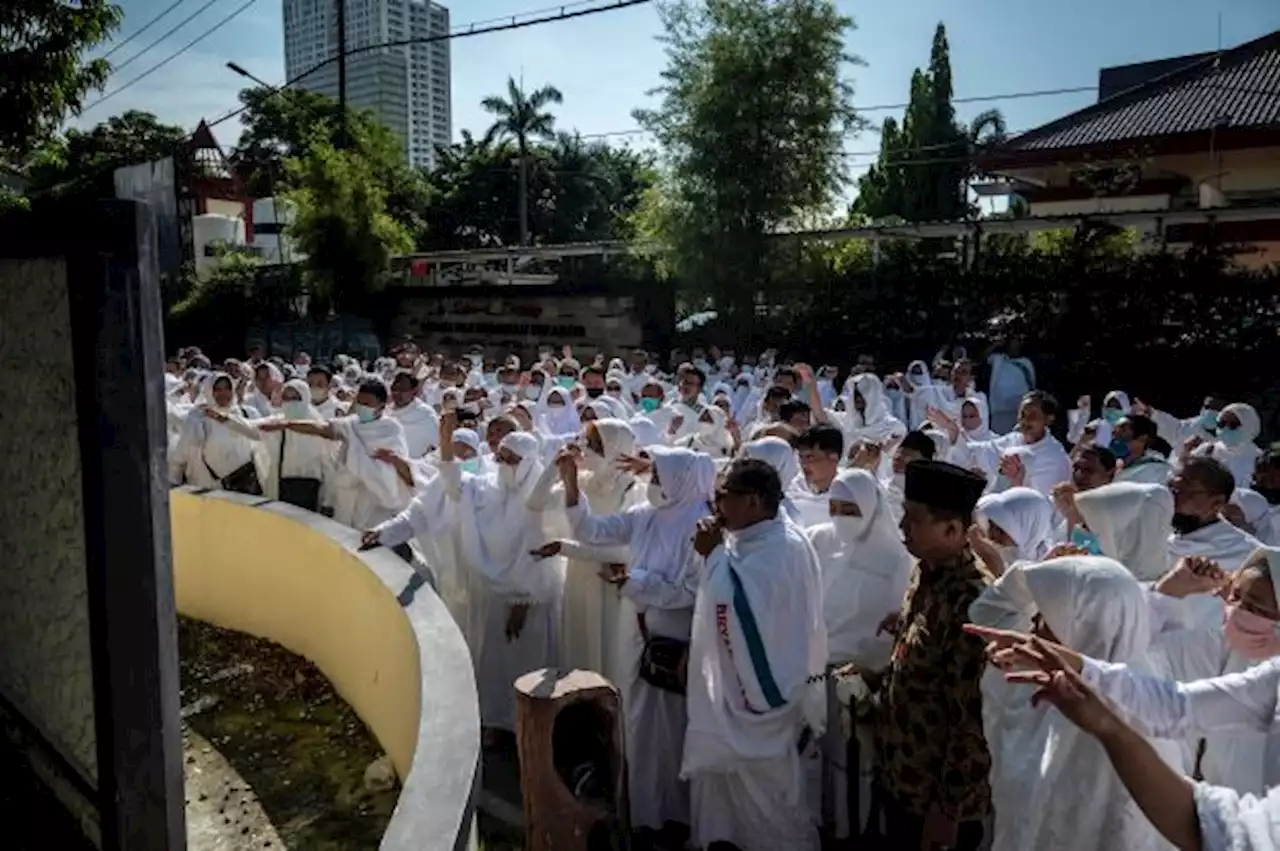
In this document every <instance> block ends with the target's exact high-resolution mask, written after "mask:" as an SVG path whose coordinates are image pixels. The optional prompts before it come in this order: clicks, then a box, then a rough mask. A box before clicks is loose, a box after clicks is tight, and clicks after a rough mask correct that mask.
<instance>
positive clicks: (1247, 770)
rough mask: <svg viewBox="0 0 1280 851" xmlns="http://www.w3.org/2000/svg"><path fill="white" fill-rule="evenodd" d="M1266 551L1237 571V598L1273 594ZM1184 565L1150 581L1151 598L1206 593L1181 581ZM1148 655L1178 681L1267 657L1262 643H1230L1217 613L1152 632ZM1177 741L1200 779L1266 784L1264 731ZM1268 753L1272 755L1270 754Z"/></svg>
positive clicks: (1251, 790)
mask: <svg viewBox="0 0 1280 851" xmlns="http://www.w3.org/2000/svg"><path fill="white" fill-rule="evenodd" d="M1278 552H1280V551H1278ZM1268 554H1269V551H1267V550H1261V551H1256V552H1255V553H1254V554H1253V555H1252V556H1251V557H1250V559H1249V561H1248V565H1249V566H1246V567H1243V568H1241V570H1240V571H1239V578H1238V579H1237V580H1236V581H1235V582H1234V583H1233V584H1234V586H1235V588H1236V592H1237V594H1239V595H1240V596H1241V598H1242V600H1246V601H1250V602H1252V600H1253V599H1256V598H1259V597H1260V602H1261V603H1262V604H1264V605H1265V603H1266V602H1267V596H1268V594H1270V595H1271V596H1272V597H1274V590H1273V589H1272V588H1271V587H1269V586H1268V585H1267V581H1266V580H1268V579H1269V578H1270V573H1271V571H1270V568H1269V567H1268V564H1267V557H1268ZM1189 571H1190V568H1189V567H1187V566H1183V565H1179V567H1178V568H1175V570H1174V571H1173V572H1172V573H1171V574H1170V575H1168V576H1167V577H1166V578H1163V579H1161V581H1160V582H1157V583H1156V585H1155V590H1156V591H1157V592H1158V593H1155V594H1153V595H1152V598H1153V603H1155V604H1156V606H1157V608H1164V607H1163V606H1161V605H1160V601H1162V600H1168V599H1186V598H1188V597H1196V596H1199V597H1206V598H1208V597H1209V596H1210V595H1211V593H1212V590H1211V589H1207V588H1205V587H1204V586H1202V585H1201V586H1200V587H1196V585H1197V583H1195V582H1194V581H1193V582H1192V583H1190V584H1189V583H1187V582H1185V580H1184V577H1185V575H1186V574H1187V573H1188V572H1189ZM1179 574H1181V576H1179ZM1214 600H1215V601H1216V598H1214ZM1273 602H1274V601H1273ZM1272 608H1275V606H1274V605H1273V606H1272ZM1151 655H1152V660H1153V661H1154V662H1155V663H1156V667H1157V670H1158V672H1159V673H1160V675H1162V676H1167V677H1171V678H1172V679H1174V680H1177V681H1178V682H1194V681H1196V680H1205V679H1212V678H1213V677H1220V676H1223V675H1225V674H1235V673H1242V672H1244V671H1247V670H1249V669H1250V668H1253V667H1255V666H1257V665H1261V664H1264V663H1266V662H1267V660H1268V658H1269V656H1268V655H1267V654H1266V652H1265V649H1264V651H1263V652H1262V653H1256V652H1253V650H1252V649H1251V648H1245V647H1241V648H1240V649H1236V648H1235V647H1233V646H1232V644H1231V642H1230V641H1228V638H1227V634H1226V631H1225V630H1224V629H1223V619H1222V618H1219V619H1218V620H1217V621H1216V622H1212V623H1201V624H1194V625H1191V626H1189V627H1187V628H1184V629H1170V630H1167V631H1165V632H1162V633H1160V634H1159V635H1157V636H1156V638H1155V642H1154V644H1153V646H1152V650H1151ZM1183 747H1184V752H1185V754H1186V764H1187V769H1188V772H1190V773H1194V774H1195V775H1196V776H1197V777H1198V778H1200V779H1203V780H1204V781H1205V782H1206V783H1212V784H1214V785H1217V786H1225V787H1227V788H1230V789H1233V790H1235V791H1236V792H1238V793H1240V794H1242V795H1243V794H1251V795H1261V794H1263V792H1264V791H1265V790H1266V780H1265V777H1266V773H1267V772H1266V767H1267V759H1268V755H1269V754H1268V747H1267V736H1266V735H1265V734H1262V733H1259V732H1258V731H1257V730H1252V729H1247V728H1241V729H1235V730H1220V731H1215V732H1212V733H1206V734H1203V735H1193V736H1189V737H1186V738H1184V739H1183ZM1271 757H1272V758H1273V759H1274V754H1272V755H1271Z"/></svg>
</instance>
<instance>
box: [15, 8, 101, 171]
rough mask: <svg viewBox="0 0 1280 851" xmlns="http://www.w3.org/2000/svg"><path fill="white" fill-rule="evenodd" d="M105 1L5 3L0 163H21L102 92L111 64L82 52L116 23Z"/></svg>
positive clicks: (99, 42) (94, 43) (97, 41)
mask: <svg viewBox="0 0 1280 851" xmlns="http://www.w3.org/2000/svg"><path fill="white" fill-rule="evenodd" d="M122 15H123V13H122V12H121V10H120V9H119V7H117V6H114V5H112V4H111V3H110V2H108V0H79V2H77V3H68V2H66V0H4V2H3V3H0V56H3V57H4V62H3V67H2V68H0V116H2V117H0V161H6V160H7V161H8V162H10V163H20V162H22V161H23V160H24V159H25V158H26V156H27V155H28V154H29V153H30V152H31V150H32V149H33V148H34V147H35V146H36V145H38V144H40V143H41V142H43V141H44V140H45V139H47V138H48V137H49V136H51V135H52V134H53V133H54V132H55V131H56V130H57V128H58V127H59V126H60V125H61V124H62V122H63V121H65V120H66V118H67V116H68V115H69V114H71V115H78V114H79V112H80V109H81V107H83V106H84V97H85V95H86V94H88V93H89V92H90V91H94V90H97V89H101V88H102V86H103V85H104V84H105V83H106V81H107V76H108V74H109V73H110V66H109V65H108V64H107V62H106V61H105V60H103V59H90V60H86V59H85V58H84V54H85V52H86V51H88V50H89V49H90V48H92V47H94V46H95V45H98V44H101V43H102V42H103V41H104V40H106V38H107V37H108V36H110V35H111V33H112V32H113V31H114V30H115V28H116V27H117V26H119V24H120V21H121V19H122Z"/></svg>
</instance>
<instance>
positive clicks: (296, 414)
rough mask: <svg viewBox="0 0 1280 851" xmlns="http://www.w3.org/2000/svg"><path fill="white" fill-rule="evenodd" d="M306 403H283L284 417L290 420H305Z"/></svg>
mask: <svg viewBox="0 0 1280 851" xmlns="http://www.w3.org/2000/svg"><path fill="white" fill-rule="evenodd" d="M307 407H308V406H307V403H306V402H285V403H284V415H285V416H286V417H288V418H289V419H291V420H305V419H306V418H307V414H308V411H307Z"/></svg>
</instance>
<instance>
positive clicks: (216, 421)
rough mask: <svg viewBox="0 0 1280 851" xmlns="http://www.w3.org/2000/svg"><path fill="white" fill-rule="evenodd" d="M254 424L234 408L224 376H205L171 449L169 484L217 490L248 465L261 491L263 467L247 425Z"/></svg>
mask: <svg viewBox="0 0 1280 851" xmlns="http://www.w3.org/2000/svg"><path fill="white" fill-rule="evenodd" d="M255 419H257V418H256V417H254V416H253V414H252V412H251V411H250V410H249V409H248V408H247V407H245V406H244V405H240V404H237V403H236V401H235V386H234V385H233V383H232V381H231V376H229V375H227V374H226V373H225V372H215V373H212V374H211V375H209V376H207V377H206V378H205V380H204V384H203V386H202V388H201V393H200V396H199V398H198V399H197V400H196V404H195V405H194V406H192V408H191V409H190V410H189V411H188V412H187V415H186V418H185V419H184V421H183V427H182V432H181V434H180V435H179V437H178V440H177V442H176V444H175V445H174V452H173V456H172V457H171V458H170V467H171V470H170V479H171V480H172V481H179V482H186V483H187V484H189V485H194V486H196V487H199V488H210V489H215V490H221V489H222V488H223V487H224V485H223V482H224V481H226V480H227V479H228V478H229V477H233V476H239V475H241V472H240V471H243V470H245V469H246V468H247V467H249V466H250V465H252V468H253V471H254V475H255V476H256V477H257V481H258V483H259V486H261V482H262V481H263V480H264V479H265V478H266V472H267V465H268V461H267V458H266V455H265V453H263V452H261V451H259V446H258V444H257V441H256V440H255V438H256V436H257V433H256V431H255V430H254V428H253V427H252V426H251V425H249V422H250V421H251V420H255Z"/></svg>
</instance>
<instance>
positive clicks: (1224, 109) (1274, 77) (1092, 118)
mask: <svg viewBox="0 0 1280 851" xmlns="http://www.w3.org/2000/svg"><path fill="white" fill-rule="evenodd" d="M1210 130H1219V131H1222V130H1228V131H1249V130H1276V131H1278V132H1280V30H1278V31H1276V32H1273V33H1271V34H1270V35H1266V36H1263V37H1262V38H1259V39H1256V40H1254V41H1251V42H1246V43H1245V44H1241V45H1238V46H1236V47H1233V48H1231V49H1230V50H1226V51H1223V52H1222V53H1213V54H1208V55H1206V56H1205V58H1203V59H1201V60H1200V61H1197V62H1193V63H1192V64H1190V65H1187V66H1185V67H1182V68H1179V69H1177V70H1175V71H1172V72H1171V73H1168V74H1165V75H1163V76H1160V77H1156V78H1155V79H1152V80H1150V81H1148V82H1146V83H1143V84H1142V85H1139V86H1135V87H1133V88H1131V89H1128V90H1126V91H1122V92H1119V93H1118V94H1116V95H1114V96H1112V97H1109V98H1106V99H1105V100H1102V101H1099V102H1098V103H1096V104H1093V105H1092V106H1087V107H1085V108H1084V109H1081V110H1079V111H1077V112H1073V113H1071V114H1070V115H1066V116H1063V117H1062V118H1059V119H1057V120H1055V121H1051V122H1049V123H1048V124H1045V125H1043V126H1042V127H1037V128H1036V129H1034V130H1029V131H1027V132H1026V133H1023V134H1021V135H1019V136H1016V137H1014V138H1013V139H1010V140H1009V141H1008V142H1006V143H1004V144H1002V145H1000V146H998V147H996V148H994V149H992V150H991V151H989V152H988V154H987V156H990V157H993V158H995V159H1003V158H1004V157H1005V156H1007V155H1010V154H1014V155H1016V154H1018V153H1032V152H1046V153H1047V152H1050V151H1062V150H1065V149H1072V148H1091V147H1097V146H1107V145H1115V144H1117V143H1124V142H1130V141H1138V140H1143V139H1151V138H1153V137H1170V136H1178V135H1182V134H1189V133H1202V132H1207V131H1210Z"/></svg>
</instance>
